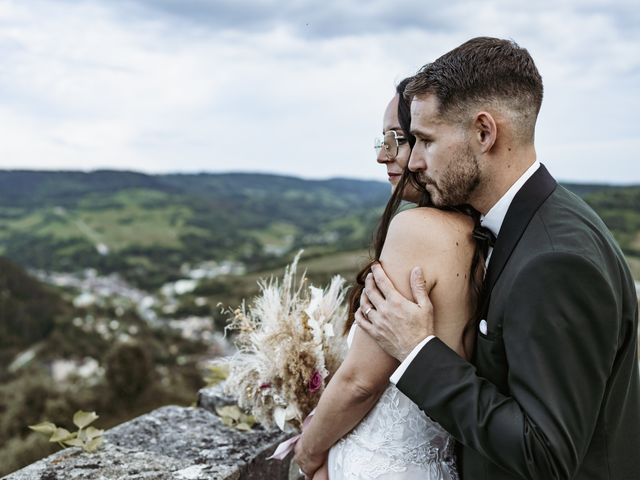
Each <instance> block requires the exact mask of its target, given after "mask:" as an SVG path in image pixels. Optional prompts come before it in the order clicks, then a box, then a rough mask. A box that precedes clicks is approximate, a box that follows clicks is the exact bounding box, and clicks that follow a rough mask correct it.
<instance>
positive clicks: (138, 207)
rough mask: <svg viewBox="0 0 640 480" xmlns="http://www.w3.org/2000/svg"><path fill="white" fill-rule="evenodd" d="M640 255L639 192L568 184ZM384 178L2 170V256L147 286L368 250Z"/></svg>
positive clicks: (26, 263) (382, 199)
mask: <svg viewBox="0 0 640 480" xmlns="http://www.w3.org/2000/svg"><path fill="white" fill-rule="evenodd" d="M567 186H568V187H569V188H570V189H571V190H573V191H575V192H576V193H578V194H579V195H582V196H583V197H584V198H585V199H586V200H587V201H588V202H589V203H590V204H591V205H592V206H593V207H594V208H595V209H596V211H598V213H599V214H600V215H601V216H602V217H603V218H604V220H605V222H607V224H608V225H609V226H610V228H611V229H612V230H613V231H614V234H615V235H616V237H617V238H618V241H619V242H620V243H621V245H622V247H623V249H624V250H625V251H626V252H627V254H628V255H630V256H632V257H640V186H636V187H611V186H607V185H567ZM388 194H389V185H388V184H387V183H383V182H373V181H360V180H349V179H331V180H321V181H318V180H304V179H300V178H294V177H286V176H278V175H265V174H242V173H230V174H189V175H175V174H174V175H145V174H141V173H135V172H121V171H95V172H91V173H82V172H42V171H0V255H4V256H6V257H8V258H10V259H12V260H13V261H15V262H17V263H19V264H21V265H23V266H25V267H31V268H38V269H47V270H57V271H77V270H79V269H83V268H87V267H91V268H95V269H97V270H99V271H100V272H102V273H109V272H118V273H120V274H122V275H123V276H124V277H125V278H127V279H128V280H130V281H132V282H133V283H135V284H136V285H138V286H141V287H143V288H148V289H153V288H156V287H158V286H160V285H162V284H163V283H164V282H166V281H170V280H174V279H175V278H176V276H177V275H178V272H179V270H180V268H181V266H183V265H184V264H190V265H194V264H197V263H198V262H204V261H210V260H215V261H223V260H225V261H231V262H237V263H238V264H241V265H243V266H244V268H246V270H249V271H252V270H254V271H255V270H262V269H265V268H270V267H273V266H278V265H281V264H283V263H285V262H286V261H287V260H288V258H289V256H290V255H291V254H292V253H293V252H295V251H297V250H298V249H299V248H301V247H304V248H305V249H306V250H307V253H308V254H315V255H322V254H325V253H331V252H336V251H344V250H350V249H355V248H362V247H364V246H366V245H367V244H368V243H369V241H370V239H371V231H372V230H373V228H374V226H375V223H376V221H377V218H378V216H379V213H380V209H381V207H382V206H383V205H384V203H385V201H386V199H387V198H388Z"/></svg>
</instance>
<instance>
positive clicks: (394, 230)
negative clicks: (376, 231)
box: [387, 207, 473, 250]
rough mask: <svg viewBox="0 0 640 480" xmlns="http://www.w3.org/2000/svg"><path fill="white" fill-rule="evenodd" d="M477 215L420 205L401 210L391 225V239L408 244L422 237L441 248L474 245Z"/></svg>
mask: <svg viewBox="0 0 640 480" xmlns="http://www.w3.org/2000/svg"><path fill="white" fill-rule="evenodd" d="M472 230H473V219H472V218H471V217H470V216H469V215H465V214H463V213H459V212H454V211H448V210H440V209H437V208H432V207H419V208H412V209H410V210H405V211H403V212H400V213H399V214H397V215H396V216H395V217H394V218H393V220H392V221H391V224H390V225H389V232H388V233H387V242H390V243H394V244H398V243H399V244H404V243H411V244H413V245H414V247H415V244H414V242H416V241H419V242H420V244H421V245H423V246H427V245H428V246H430V247H432V248H436V249H438V250H440V249H441V248H446V247H450V246H451V245H457V246H459V247H462V248H465V247H467V248H472V247H473V241H472V237H471V231H472Z"/></svg>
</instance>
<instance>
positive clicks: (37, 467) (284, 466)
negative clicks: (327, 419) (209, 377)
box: [3, 387, 297, 480]
mask: <svg viewBox="0 0 640 480" xmlns="http://www.w3.org/2000/svg"><path fill="white" fill-rule="evenodd" d="M228 403H232V401H231V400H230V399H229V398H226V397H224V396H223V395H222V394H221V393H220V389H219V388H215V387H214V388H211V389H204V390H201V391H200V393H199V395H198V406H197V407H178V406H165V407H162V408H158V409H157V410H153V411H152V412H149V413H147V414H145V415H142V416H140V417H137V418H135V419H133V420H130V421H128V422H125V423H123V424H121V425H118V426H116V427H114V428H112V429H111V430H108V431H107V432H105V435H104V443H103V445H102V446H101V447H100V448H99V449H98V451H97V452H95V453H85V452H83V451H82V450H81V449H79V448H67V449H64V450H61V451H59V452H57V453H55V454H53V455H51V456H49V457H47V458H44V459H42V460H40V461H38V462H36V463H34V464H31V465H29V466H28V467H25V468H23V469H21V470H18V471H16V472H14V473H12V474H10V475H8V476H6V477H3V480H4V479H6V480H80V479H96V480H117V479H133V480H143V479H144V480H205V479H206V480H212V479H216V480H218V479H219V480H227V479H228V480H231V479H233V480H236V479H246V480H254V479H275V480H280V479H282V480H286V479H289V478H290V474H289V468H290V466H289V463H290V462H289V460H287V461H283V462H279V461H274V460H266V458H267V457H268V456H269V455H271V454H272V453H273V451H274V450H275V447H276V446H277V444H278V443H279V442H281V441H282V440H284V439H286V438H288V436H289V435H287V434H283V433H282V432H280V431H279V430H269V431H267V430H264V429H262V428H260V427H257V428H254V429H253V430H252V431H251V432H241V431H238V430H235V429H232V428H228V427H226V426H225V425H224V424H223V423H222V422H221V420H220V418H219V417H218V416H217V415H215V414H214V413H212V412H213V411H214V410H215V407H216V406H217V405H222V404H228ZM292 470H293V468H292ZM291 478H297V476H296V475H293V474H292V475H291Z"/></svg>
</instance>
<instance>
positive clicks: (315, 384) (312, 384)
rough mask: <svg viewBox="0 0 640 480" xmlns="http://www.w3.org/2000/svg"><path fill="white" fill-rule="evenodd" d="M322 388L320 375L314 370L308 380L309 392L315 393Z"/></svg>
mask: <svg viewBox="0 0 640 480" xmlns="http://www.w3.org/2000/svg"><path fill="white" fill-rule="evenodd" d="M321 388H322V375H321V374H320V372H319V371H317V370H316V371H314V372H313V375H311V379H310V380H309V393H316V392H317V391H318V390H320V389H321Z"/></svg>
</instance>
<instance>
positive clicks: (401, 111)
mask: <svg viewBox="0 0 640 480" xmlns="http://www.w3.org/2000/svg"><path fill="white" fill-rule="evenodd" d="M410 80H411V78H407V79H405V80H403V81H402V82H400V83H399V84H398V87H397V88H396V91H397V93H398V94H399V97H400V99H399V103H398V120H399V122H400V127H401V128H402V130H403V132H404V134H405V137H406V138H407V140H408V142H409V146H410V147H411V148H413V146H414V144H415V137H413V135H411V134H410V133H409V131H410V128H409V126H410V120H411V117H410V113H409V102H408V101H407V100H406V99H405V98H404V95H403V93H404V89H405V87H406V85H407V84H408V83H409V81H410ZM410 187H413V188H414V189H416V190H417V191H418V192H421V198H420V201H419V202H418V206H419V207H432V208H437V209H439V210H446V211H455V212H460V213H463V214H465V215H468V216H470V217H471V218H472V219H473V221H474V224H475V225H479V224H480V214H479V213H478V212H477V211H476V210H475V209H474V208H473V207H471V206H469V205H460V206H455V207H439V206H435V205H434V204H433V202H432V201H431V197H430V195H429V193H428V192H427V191H426V189H425V188H424V186H423V185H421V184H420V183H419V182H418V180H417V177H416V175H415V174H414V173H412V172H410V171H409V169H408V168H405V170H404V172H403V174H402V176H401V177H400V180H399V182H398V185H397V186H396V188H395V189H394V191H393V193H392V194H391V198H389V201H388V202H387V205H386V207H385V209H384V212H383V213H382V216H381V217H380V221H379V223H378V228H377V229H376V231H375V234H374V237H373V242H372V245H371V247H372V249H373V252H372V253H373V255H372V258H371V259H370V261H369V263H367V265H365V266H364V268H362V270H360V272H358V274H357V275H356V284H355V285H354V286H353V288H352V289H351V292H350V294H349V316H348V318H347V323H346V325H345V330H344V333H345V334H346V333H348V332H349V329H350V328H351V325H353V322H354V320H355V313H356V311H357V310H358V308H359V307H360V295H361V294H362V291H363V290H364V281H365V279H366V278H367V275H368V274H369V273H370V272H371V266H372V265H373V264H374V263H376V262H378V261H379V260H380V255H381V254H382V248H383V247H384V242H385V239H386V238H387V233H388V231H389V225H390V224H391V220H392V219H393V217H394V216H395V214H396V213H397V212H398V210H399V208H400V205H401V204H402V197H403V192H404V191H405V189H406V188H410ZM469 235H471V232H469ZM484 265H485V258H484V254H483V251H482V248H481V245H480V243H479V242H478V241H476V243H475V248H474V252H473V258H472V261H471V267H470V272H469V287H470V291H471V295H472V297H473V298H472V300H473V303H474V308H473V312H474V313H473V315H472V317H471V318H469V320H468V321H467V324H466V325H465V328H464V331H463V339H464V340H467V339H469V338H471V337H470V334H471V332H473V331H474V329H475V325H476V322H477V319H478V318H479V317H478V315H480V313H481V312H480V311H479V310H480V308H481V305H480V302H479V299H480V293H481V288H482V278H483V273H484ZM462 343H463V345H464V349H465V354H467V355H469V354H470V353H471V352H469V351H467V350H469V349H470V346H469V345H470V343H469V342H467V341H463V342H462Z"/></svg>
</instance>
